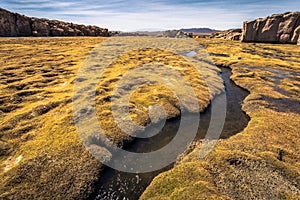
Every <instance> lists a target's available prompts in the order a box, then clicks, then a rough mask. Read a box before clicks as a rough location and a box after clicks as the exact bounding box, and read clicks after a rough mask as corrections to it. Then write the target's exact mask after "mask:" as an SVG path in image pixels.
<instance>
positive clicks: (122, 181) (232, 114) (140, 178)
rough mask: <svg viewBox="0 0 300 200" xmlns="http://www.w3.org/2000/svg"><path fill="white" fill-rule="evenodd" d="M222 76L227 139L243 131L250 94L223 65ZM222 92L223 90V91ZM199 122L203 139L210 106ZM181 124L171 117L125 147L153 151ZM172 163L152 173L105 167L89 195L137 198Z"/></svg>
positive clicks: (108, 199)
mask: <svg viewBox="0 0 300 200" xmlns="http://www.w3.org/2000/svg"><path fill="white" fill-rule="evenodd" d="M221 70H222V73H221V74H220V76H221V77H222V79H223V80H224V82H225V88H226V98H227V111H226V112H227V113H226V120H225V124H224V128H223V130H222V133H221V138H222V139H226V138H228V137H230V136H232V135H235V134H236V133H239V132H241V131H242V130H243V129H244V128H245V127H246V126H247V124H248V122H249V120H250V119H249V117H248V116H247V115H246V114H245V113H244V112H243V111H242V102H243V100H244V99H245V97H246V96H247V95H248V94H249V93H248V92H247V91H246V90H244V89H242V88H240V87H239V86H237V85H236V84H235V83H234V82H233V81H231V80H230V76H231V70H230V69H229V68H224V67H221ZM220 95H222V94H220ZM221 99H222V98H220V96H216V97H215V98H214V99H213V100H212V101H220V100H221ZM200 118H201V120H200V123H199V128H198V132H197V137H196V138H195V140H199V139H203V138H204V137H205V135H206V132H207V129H208V126H209V123H210V118H211V106H209V107H208V108H207V109H206V110H205V112H203V113H201V115H200ZM179 125H180V117H178V118H175V119H171V120H168V121H167V122H166V124H165V126H164V128H163V129H162V130H161V131H160V133H159V134H157V135H155V136H153V137H151V138H145V139H136V140H134V142H133V143H130V145H127V146H125V147H124V149H125V150H127V151H132V152H139V153H140V152H150V151H154V150H157V149H160V148H161V147H163V146H165V145H166V144H168V143H169V142H170V141H171V140H172V139H173V137H174V136H175V135H176V133H177V129H178V127H179ZM172 167H173V164H171V165H169V166H167V167H165V168H163V169H161V170H158V171H154V172H149V173H140V174H133V173H125V172H120V171H116V170H114V169H111V168H109V167H106V168H105V169H104V170H103V171H102V173H101V178H100V181H99V182H98V183H97V185H96V188H95V193H94V194H93V195H92V196H91V197H90V199H94V200H137V199H139V197H140V196H141V195H142V193H143V192H144V190H145V189H146V188H147V186H148V185H149V184H150V183H151V181H152V180H153V178H154V177H155V176H157V175H158V174H160V173H162V172H164V171H167V170H169V169H171V168H172Z"/></svg>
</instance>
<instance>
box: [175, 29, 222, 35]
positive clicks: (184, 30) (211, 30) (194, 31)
mask: <svg viewBox="0 0 300 200" xmlns="http://www.w3.org/2000/svg"><path fill="white" fill-rule="evenodd" d="M180 30H181V31H183V32H185V33H197V34H212V33H215V32H219V30H215V29H210V28H183V29H180Z"/></svg>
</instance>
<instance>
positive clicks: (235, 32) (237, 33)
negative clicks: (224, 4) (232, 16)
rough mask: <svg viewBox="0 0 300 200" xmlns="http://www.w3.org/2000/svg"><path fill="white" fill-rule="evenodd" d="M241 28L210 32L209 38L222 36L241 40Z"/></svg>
mask: <svg viewBox="0 0 300 200" xmlns="http://www.w3.org/2000/svg"><path fill="white" fill-rule="evenodd" d="M241 36H242V29H230V30H225V31H219V32H215V33H212V34H211V36H210V38H222V39H228V40H241Z"/></svg>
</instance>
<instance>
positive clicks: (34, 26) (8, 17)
mask: <svg viewBox="0 0 300 200" xmlns="http://www.w3.org/2000/svg"><path fill="white" fill-rule="evenodd" d="M111 34H112V33H110V32H109V31H108V29H104V28H99V27H97V26H85V25H78V24H73V23H67V22H62V21H57V20H48V19H39V18H33V17H26V16H24V15H19V14H17V13H11V12H9V11H7V10H4V9H2V8H0V36H7V37H17V36H20V37H21V36H22V37H25V36H39V37H41V36H110V35H111Z"/></svg>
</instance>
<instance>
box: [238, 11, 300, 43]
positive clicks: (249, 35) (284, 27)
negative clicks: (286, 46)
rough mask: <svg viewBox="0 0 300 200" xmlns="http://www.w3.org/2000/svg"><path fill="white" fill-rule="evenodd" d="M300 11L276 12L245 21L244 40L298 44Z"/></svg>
mask: <svg viewBox="0 0 300 200" xmlns="http://www.w3.org/2000/svg"><path fill="white" fill-rule="evenodd" d="M299 26H300V12H288V13H285V14H275V15H272V16H270V17H267V18H259V19H257V20H254V21H250V22H244V25H243V34H242V41H243V42H270V43H290V44H296V43H297V41H298V38H299V28H298V27H299Z"/></svg>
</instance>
